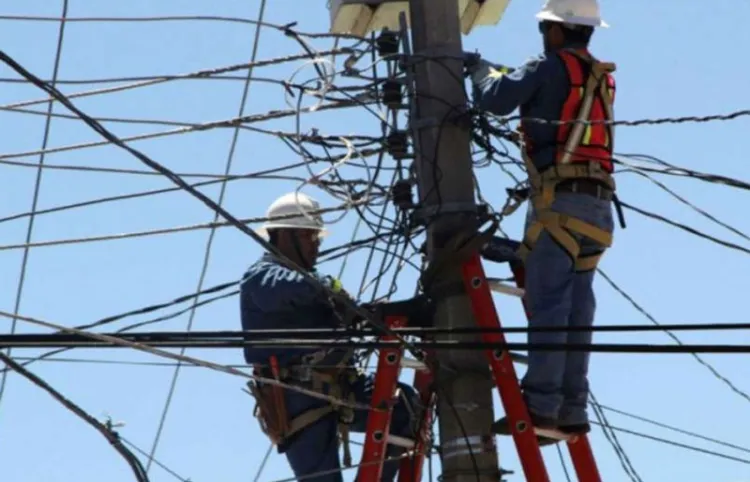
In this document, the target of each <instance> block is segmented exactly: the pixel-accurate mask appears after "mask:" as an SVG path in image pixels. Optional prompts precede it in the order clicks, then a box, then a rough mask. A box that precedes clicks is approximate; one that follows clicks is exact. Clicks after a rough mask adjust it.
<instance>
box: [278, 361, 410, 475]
mask: <svg viewBox="0 0 750 482" xmlns="http://www.w3.org/2000/svg"><path fill="white" fill-rule="evenodd" d="M398 386H399V388H400V391H401V395H400V396H399V401H398V404H397V405H395V406H394V407H393V411H392V418H391V426H390V433H391V434H393V435H399V436H401V437H407V438H410V439H413V438H414V435H413V423H412V422H413V417H412V414H413V413H414V409H415V408H416V407H417V403H418V401H417V400H418V397H417V394H416V392H415V390H414V389H413V388H412V387H410V386H408V385H404V384H401V383H399V384H398ZM373 388H374V377H372V376H365V375H362V376H360V377H359V378H358V379H357V381H356V382H355V383H354V384H353V385H352V393H354V395H355V397H356V401H357V403H360V404H369V403H370V400H371V398H372V391H373ZM286 393H287V397H286V403H287V411H288V412H289V414H290V416H291V417H294V416H296V415H298V414H300V413H302V412H303V411H307V410H309V409H312V408H317V407H320V406H323V405H325V404H326V403H328V402H326V401H324V400H320V399H317V398H313V397H310V396H307V395H304V394H301V393H297V392H291V391H286ZM405 400H408V402H406V401H405ZM407 403H408V405H407ZM369 413H370V412H369V411H368V410H354V422H353V423H352V424H351V425H350V431H351V432H365V430H366V428H367V417H368V415H369ZM338 417H339V415H338V414H337V413H331V414H329V415H327V416H326V417H323V418H322V419H320V420H318V421H317V422H315V423H314V424H312V425H310V426H308V427H306V428H304V429H303V430H302V431H300V432H299V433H298V434H296V435H295V436H294V437H293V438H292V439H291V440H290V441H289V443H288V445H287V446H286V447H285V449H284V451H285V452H286V456H287V460H288V461H289V464H290V465H291V466H292V470H293V471H294V475H295V476H296V477H297V478H302V480H303V481H307V482H342V481H343V477H342V474H341V464H340V460H339V443H338V419H339V418H338ZM404 451H405V449H404V448H402V447H398V446H395V445H392V444H388V449H387V451H386V458H393V457H398V456H399V455H401V454H403V453H404ZM401 460H403V459H395V460H392V461H389V462H385V463H384V464H383V472H382V476H381V480H382V481H384V482H390V481H392V480H394V478H395V476H396V473H397V472H398V469H399V464H400V463H401ZM352 463H353V464H356V463H359V461H357V460H353V461H352ZM313 474H314V475H313ZM308 476H309V477H308Z"/></svg>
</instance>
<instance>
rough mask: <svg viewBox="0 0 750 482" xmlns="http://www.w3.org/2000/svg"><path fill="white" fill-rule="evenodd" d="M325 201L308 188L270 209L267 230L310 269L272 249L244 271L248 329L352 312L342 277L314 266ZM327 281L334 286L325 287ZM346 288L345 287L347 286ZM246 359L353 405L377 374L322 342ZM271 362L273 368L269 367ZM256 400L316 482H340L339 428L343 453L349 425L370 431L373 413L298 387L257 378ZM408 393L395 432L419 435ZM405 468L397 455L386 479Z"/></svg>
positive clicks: (273, 433) (266, 426) (296, 465)
mask: <svg viewBox="0 0 750 482" xmlns="http://www.w3.org/2000/svg"><path fill="white" fill-rule="evenodd" d="M319 210H320V205H319V204H318V203H317V202H316V201H315V200H314V199H312V198H310V197H309V196H306V195H304V194H302V193H297V192H295V193H290V194H286V195H284V196H282V197H280V198H279V199H277V200H276V201H275V202H274V203H273V204H272V205H271V206H270V207H269V209H268V212H267V217H268V218H269V220H268V221H267V222H266V223H265V225H264V226H263V228H261V230H260V232H261V233H262V234H264V235H266V236H267V237H268V240H269V242H270V243H271V244H272V245H273V246H274V247H276V248H277V249H278V250H279V251H280V252H281V253H282V254H283V255H284V256H285V257H286V258H288V259H289V260H291V261H292V262H294V263H295V264H297V266H299V267H301V268H303V269H304V270H306V271H307V272H308V273H309V274H311V275H312V276H313V277H314V278H315V279H316V282H311V281H309V280H308V279H307V278H306V277H304V276H303V275H302V274H301V273H299V272H298V271H296V270H294V269H292V267H291V266H290V265H289V264H288V262H286V261H285V260H284V259H283V258H281V257H278V256H276V255H274V254H270V253H266V254H264V255H263V256H262V257H261V258H260V260H258V261H257V262H256V263H255V264H253V265H252V266H251V267H250V269H248V271H247V272H246V273H245V275H244V277H243V279H242V283H241V289H240V309H241V315H242V327H243V329H244V330H257V329H288V330H290V331H292V330H295V329H304V328H318V329H319V328H326V327H329V328H338V327H341V325H342V323H343V322H346V321H347V315H346V313H345V312H344V311H341V310H339V309H338V308H337V307H336V305H334V304H332V303H331V301H330V298H329V296H328V295H329V291H328V290H333V291H341V290H342V288H341V283H340V282H339V281H338V280H336V279H334V278H331V277H326V276H322V275H319V274H318V273H317V272H316V271H315V263H316V261H317V257H318V250H319V246H320V239H321V237H322V236H323V235H324V234H325V229H324V226H323V220H322V219H321V217H320V214H319V213H316V211H319ZM323 285H325V286H327V288H328V290H327V289H325V288H323V287H322V286H323ZM344 293H345V292H344ZM244 354H245V360H246V361H247V363H248V364H251V365H254V366H255V367H256V368H255V373H256V375H259V376H263V377H266V378H278V379H280V380H281V381H282V382H284V383H287V384H292V385H297V386H300V387H303V388H306V389H308V390H313V391H315V392H318V393H322V394H325V395H328V396H331V397H335V398H337V399H344V400H345V401H347V402H350V404H354V403H359V404H369V403H370V399H371V396H372V389H373V378H372V377H369V376H365V375H363V374H361V373H359V372H358V371H357V370H356V368H355V367H354V366H353V362H354V358H353V354H354V352H353V350H350V349H331V350H321V349H319V348H257V347H251V346H248V347H246V348H245V349H244ZM269 365H270V366H269ZM248 386H249V387H250V389H251V392H252V394H253V396H254V397H255V399H256V403H257V406H256V407H257V408H256V410H257V412H256V416H257V418H258V420H259V422H260V424H261V428H262V429H263V431H264V432H265V433H266V434H267V435H268V436H269V438H270V439H271V440H272V441H273V442H274V443H275V444H277V446H278V450H279V453H285V454H286V456H287V459H288V461H289V464H290V465H291V467H292V470H293V471H294V474H295V476H296V477H297V478H304V480H306V481H309V482H341V481H342V475H341V469H340V461H339V453H338V447H339V434H341V436H342V441H343V445H344V457H345V463H346V464H347V465H349V464H351V461H350V460H347V459H350V457H351V456H350V454H349V451H348V443H347V442H348V433H349V430H352V431H355V432H364V431H365V428H366V423H367V416H368V414H369V412H368V411H364V410H357V409H352V408H351V407H346V406H341V405H336V406H334V405H333V404H331V403H330V402H328V401H325V400H321V399H320V398H315V397H312V396H309V395H306V394H303V393H300V392H297V391H292V390H284V389H283V388H281V387H278V386H275V385H270V384H261V383H258V382H255V381H251V382H250V383H249V384H248ZM399 389H400V392H401V396H400V397H399V403H398V404H397V405H395V406H394V408H393V411H392V421H391V425H390V427H391V433H392V434H395V435H399V436H401V437H406V438H412V439H413V438H414V436H413V434H412V429H413V423H412V422H413V420H412V417H411V416H410V414H412V413H414V408H415V406H412V405H411V404H413V403H417V402H416V401H417V398H416V393H415V391H414V390H413V389H412V388H411V387H409V386H407V385H403V384H399ZM403 452H404V449H403V448H400V447H398V446H395V445H392V444H389V446H388V450H387V453H386V457H391V458H393V457H398V456H399V455H401V454H402V453H403ZM398 468H399V460H398V459H395V460H393V461H390V462H386V463H385V464H384V465H383V471H382V479H381V480H383V481H391V480H393V478H394V477H395V475H396V473H397V471H398Z"/></svg>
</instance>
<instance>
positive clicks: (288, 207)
mask: <svg viewBox="0 0 750 482" xmlns="http://www.w3.org/2000/svg"><path fill="white" fill-rule="evenodd" d="M318 210H320V204H319V203H318V201H316V200H315V199H313V198H311V197H310V196H308V195H307V194H303V193H301V192H292V193H288V194H284V195H283V196H281V197H280V198H278V199H276V200H275V201H274V202H273V203H271V205H270V206H269V207H268V210H267V211H266V217H267V218H269V219H268V220H266V222H265V223H264V224H263V226H262V227H261V228H260V229H258V230H257V232H258V233H259V234H261V235H264V236H267V235H268V231H269V230H270V229H279V228H287V229H312V230H315V231H319V232H320V235H321V236H322V235H324V234H325V228H324V227H323V218H322V217H321V216H320V214H318V213H316V212H315V211H318ZM282 216H284V217H282ZM279 217H281V219H274V218H279Z"/></svg>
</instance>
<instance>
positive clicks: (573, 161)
mask: <svg viewBox="0 0 750 482" xmlns="http://www.w3.org/2000/svg"><path fill="white" fill-rule="evenodd" d="M558 53H559V55H560V57H561V58H562V60H563V61H564V63H565V65H566V67H567V70H568V76H569V79H570V84H571V91H570V94H569V95H568V98H567V100H566V102H565V106H564V107H563V116H562V117H563V118H562V119H561V120H562V121H563V124H562V125H561V126H560V128H559V129H558V139H557V144H558V148H557V156H556V161H555V163H554V164H553V165H552V166H550V167H548V168H546V169H544V170H542V172H541V173H540V172H539V171H538V170H537V168H536V166H535V165H534V163H533V162H532V160H531V156H530V155H529V152H528V151H529V149H528V146H525V148H524V149H522V156H523V160H524V163H525V164H526V169H527V172H528V175H529V184H530V188H531V189H530V193H529V195H530V201H531V203H532V205H533V207H534V211H535V214H536V219H535V221H534V222H533V223H532V224H531V225H530V226H529V227H528V229H527V230H526V233H525V235H524V239H523V241H522V243H521V246H520V248H519V250H518V254H519V256H520V257H521V259H522V260H525V259H526V256H528V254H529V252H531V250H532V249H533V248H534V245H535V244H536V242H537V240H538V239H539V236H540V235H541V234H542V232H543V231H547V232H548V233H549V234H550V236H551V237H552V238H553V239H554V240H555V241H556V242H557V243H559V244H560V246H562V247H563V248H564V249H565V251H566V252H567V253H568V254H569V255H570V257H571V258H572V259H573V260H574V262H575V269H576V271H579V272H581V271H589V270H592V269H594V268H596V266H597V264H598V263H599V260H600V259H601V257H602V255H603V254H604V251H605V249H606V248H608V247H610V246H611V245H612V234H611V233H609V232H607V231H604V230H602V229H600V228H598V227H596V226H593V225H591V224H590V223H587V222H584V221H582V220H580V219H577V218H573V217H570V216H567V215H565V214H562V213H558V212H555V211H553V210H552V203H553V202H554V200H555V192H556V191H557V189H558V187H559V186H560V184H561V183H567V182H575V181H576V180H591V181H595V182H598V183H600V184H601V189H598V191H599V192H600V193H601V194H605V190H609V192H610V193H611V194H614V191H615V180H614V178H613V177H612V175H611V172H612V157H611V156H612V144H613V135H612V130H613V129H612V128H611V121H612V120H613V119H614V114H613V110H612V103H613V95H614V81H613V80H612V77H611V76H610V75H609V74H610V73H612V72H614V71H615V65H614V64H612V63H607V62H599V61H597V60H596V59H594V58H593V57H591V56H590V55H589V54H588V52H585V51H583V52H578V51H575V50H573V49H565V50H562V51H560V52H558ZM579 61H581V62H583V63H584V64H586V65H588V66H589V67H590V71H589V74H588V77H587V78H584V69H583V68H582V66H581V62H579ZM576 106H578V112H577V115H576V116H575V117H576V118H575V119H573V116H574V115H575V114H574V113H575V108H576ZM592 111H593V112H592ZM592 114H593V117H594V118H598V119H596V123H595V124H593V125H592V124H591V123H590V122H589V121H590V120H591V117H592ZM568 117H570V118H568ZM574 120H576V121H577V122H575V124H573V125H572V127H571V124H570V122H572V121H574ZM601 121H606V124H604V123H601ZM596 130H598V133H599V135H598V136H593V135H592V131H594V132H596ZM522 136H523V134H522ZM595 137H598V138H599V139H596V138H595ZM602 137H603V139H602ZM575 235H581V236H585V237H587V238H590V239H592V240H593V241H595V242H597V243H599V244H601V245H602V247H603V248H602V250H601V251H600V252H598V253H595V254H592V255H587V256H581V255H580V251H581V246H580V242H579V241H578V239H577V238H576V236H575Z"/></svg>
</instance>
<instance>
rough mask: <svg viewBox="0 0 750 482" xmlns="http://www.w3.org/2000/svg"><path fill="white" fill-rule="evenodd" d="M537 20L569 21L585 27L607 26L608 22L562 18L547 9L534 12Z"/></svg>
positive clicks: (580, 18)
mask: <svg viewBox="0 0 750 482" xmlns="http://www.w3.org/2000/svg"><path fill="white" fill-rule="evenodd" d="M536 18H537V19H539V20H548V21H550V22H560V23H571V24H573V25H584V26H586V27H600V28H609V24H608V23H607V22H605V21H604V20H601V19H599V20H594V19H591V18H586V17H567V18H563V17H561V16H560V15H556V14H554V13H552V12H549V11H546V10H545V11H542V12H539V13H537V14H536Z"/></svg>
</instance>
